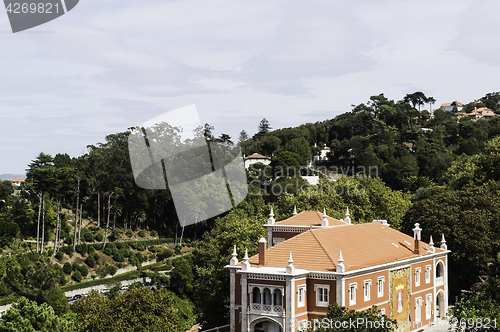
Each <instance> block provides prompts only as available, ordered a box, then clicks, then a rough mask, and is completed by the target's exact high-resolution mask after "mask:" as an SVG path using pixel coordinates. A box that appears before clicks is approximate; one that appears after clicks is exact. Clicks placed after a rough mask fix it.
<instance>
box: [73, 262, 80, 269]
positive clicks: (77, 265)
mask: <svg viewBox="0 0 500 332" xmlns="http://www.w3.org/2000/svg"><path fill="white" fill-rule="evenodd" d="M72 268H73V271H77V270H78V269H80V264H78V263H77V262H74V263H73V266H72Z"/></svg>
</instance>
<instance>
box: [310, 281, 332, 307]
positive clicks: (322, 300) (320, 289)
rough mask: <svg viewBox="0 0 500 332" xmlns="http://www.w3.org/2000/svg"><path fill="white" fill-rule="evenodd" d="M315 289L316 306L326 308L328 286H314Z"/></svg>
mask: <svg viewBox="0 0 500 332" xmlns="http://www.w3.org/2000/svg"><path fill="white" fill-rule="evenodd" d="M314 288H315V289H316V305H317V306H320V307H327V306H328V304H329V303H328V292H330V285H315V286H314Z"/></svg>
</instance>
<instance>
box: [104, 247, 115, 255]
mask: <svg viewBox="0 0 500 332" xmlns="http://www.w3.org/2000/svg"><path fill="white" fill-rule="evenodd" d="M104 253H105V254H106V255H108V256H111V255H112V254H113V252H112V251H111V249H110V248H109V247H106V249H104Z"/></svg>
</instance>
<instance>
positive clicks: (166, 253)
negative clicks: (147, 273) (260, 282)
mask: <svg viewBox="0 0 500 332" xmlns="http://www.w3.org/2000/svg"><path fill="white" fill-rule="evenodd" d="M173 255H174V252H173V251H172V250H170V249H165V250H163V251H162V252H160V253H158V254H157V255H156V260H157V261H158V262H161V261H163V260H164V259H167V258H170V257H172V256H173Z"/></svg>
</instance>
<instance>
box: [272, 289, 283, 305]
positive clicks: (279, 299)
mask: <svg viewBox="0 0 500 332" xmlns="http://www.w3.org/2000/svg"><path fill="white" fill-rule="evenodd" d="M273 305H274V306H275V307H276V306H282V305H283V296H282V294H281V290H280V289H275V290H274V292H273Z"/></svg>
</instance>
